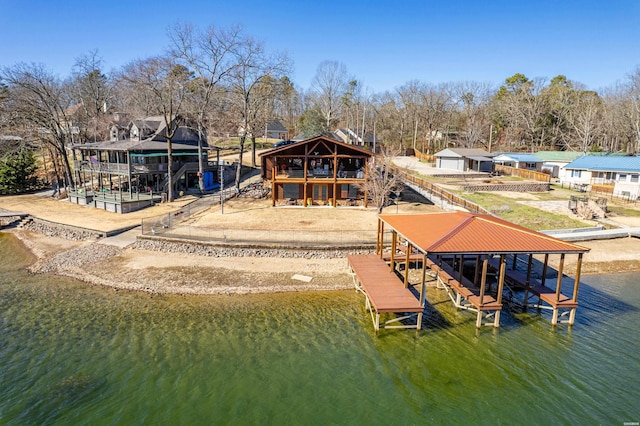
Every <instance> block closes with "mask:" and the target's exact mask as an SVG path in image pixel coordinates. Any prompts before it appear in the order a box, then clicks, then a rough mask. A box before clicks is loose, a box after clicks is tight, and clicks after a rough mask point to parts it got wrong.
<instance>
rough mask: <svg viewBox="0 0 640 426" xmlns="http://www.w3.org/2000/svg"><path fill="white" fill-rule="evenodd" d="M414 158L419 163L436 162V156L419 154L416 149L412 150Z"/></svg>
mask: <svg viewBox="0 0 640 426" xmlns="http://www.w3.org/2000/svg"><path fill="white" fill-rule="evenodd" d="M413 152H414V154H415V156H416V158H417V159H418V160H420V161H424V162H426V163H435V162H436V156H435V155H431V154H423V153H422V152H420V151H419V150H417V149H414V150H413Z"/></svg>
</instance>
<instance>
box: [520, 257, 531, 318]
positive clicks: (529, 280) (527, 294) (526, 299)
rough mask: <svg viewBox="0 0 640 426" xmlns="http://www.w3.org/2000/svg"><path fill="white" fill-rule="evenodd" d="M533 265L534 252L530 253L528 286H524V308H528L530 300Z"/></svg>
mask: <svg viewBox="0 0 640 426" xmlns="http://www.w3.org/2000/svg"><path fill="white" fill-rule="evenodd" d="M532 266H533V253H529V262H528V263H527V279H526V282H525V284H526V287H525V288H524V299H522V305H523V306H522V307H523V309H525V310H526V309H527V303H528V302H529V287H530V286H531V267H532Z"/></svg>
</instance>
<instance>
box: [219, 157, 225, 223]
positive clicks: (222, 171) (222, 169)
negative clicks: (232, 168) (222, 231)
mask: <svg viewBox="0 0 640 426" xmlns="http://www.w3.org/2000/svg"><path fill="white" fill-rule="evenodd" d="M218 171H219V172H220V214H224V160H219V161H218Z"/></svg>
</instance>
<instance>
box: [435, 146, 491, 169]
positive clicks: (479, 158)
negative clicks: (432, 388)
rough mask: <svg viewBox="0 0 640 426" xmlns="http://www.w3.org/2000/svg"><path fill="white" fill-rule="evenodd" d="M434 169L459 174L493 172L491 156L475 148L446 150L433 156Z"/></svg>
mask: <svg viewBox="0 0 640 426" xmlns="http://www.w3.org/2000/svg"><path fill="white" fill-rule="evenodd" d="M435 157H436V167H437V168H439V169H450V170H457V171H461V172H466V171H476V172H487V173H489V172H491V171H493V158H492V157H493V155H492V154H490V153H488V152H487V151H485V150H483V149H477V148H446V149H443V150H442V151H439V152H437V153H436V154H435Z"/></svg>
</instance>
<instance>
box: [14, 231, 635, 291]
mask: <svg viewBox="0 0 640 426" xmlns="http://www.w3.org/2000/svg"><path fill="white" fill-rule="evenodd" d="M10 232H12V233H13V234H14V235H16V236H17V237H18V238H19V239H20V240H21V241H22V242H23V243H24V244H25V245H26V246H27V247H29V248H30V250H31V251H32V252H33V253H34V254H35V255H36V257H37V258H38V260H37V262H36V263H34V264H33V265H31V267H30V270H31V271H32V272H34V273H53V274H58V275H63V276H69V277H73V278H76V279H79V280H82V281H85V282H88V283H92V284H97V285H103V286H107V287H112V288H115V289H124V290H135V291H145V292H152V293H177V294H245V293H266V292H283V291H316V290H338V289H350V288H352V286H353V283H352V278H351V276H350V275H349V271H348V265H347V261H346V259H344V258H322V259H309V258H287V257H280V258H273V257H207V256H199V255H194V254H188V253H162V252H157V251H150V250H141V249H138V248H135V247H134V246H131V247H129V248H124V249H121V248H117V247H113V246H108V245H104V244H101V243H99V242H90V241H84V242H82V241H80V242H79V241H69V240H65V239H63V238H57V237H47V236H44V235H41V234H38V233H35V232H31V231H25V230H18V229H16V230H11V231H10ZM580 244H581V245H583V246H586V247H589V248H590V249H591V251H590V252H589V253H587V254H586V255H585V256H584V262H583V267H582V272H583V274H593V273H607V272H625V271H640V259H638V253H640V239H636V238H622V239H615V240H596V241H584V242H582V243H580ZM555 257H556V256H552V257H551V263H552V265H553V263H554V261H555V259H554V258H555ZM575 260H576V259H575V256H568V257H567V260H566V262H565V273H567V274H568V275H573V274H574V272H575ZM305 278H306V280H308V282H307V281H306V280H305Z"/></svg>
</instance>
